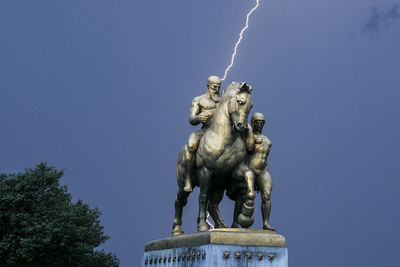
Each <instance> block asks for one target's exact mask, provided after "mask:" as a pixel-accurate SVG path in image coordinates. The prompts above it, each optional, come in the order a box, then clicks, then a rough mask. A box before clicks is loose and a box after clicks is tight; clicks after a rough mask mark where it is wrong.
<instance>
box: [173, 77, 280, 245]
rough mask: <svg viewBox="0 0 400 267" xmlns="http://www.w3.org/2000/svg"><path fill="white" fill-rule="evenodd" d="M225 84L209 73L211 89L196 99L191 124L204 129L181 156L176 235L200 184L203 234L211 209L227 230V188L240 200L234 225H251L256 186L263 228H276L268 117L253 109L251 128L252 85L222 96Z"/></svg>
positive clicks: (229, 90) (236, 85)
mask: <svg viewBox="0 0 400 267" xmlns="http://www.w3.org/2000/svg"><path fill="white" fill-rule="evenodd" d="M220 88H221V79H220V78H219V77H217V76H210V77H209V78H208V80H207V91H206V93H205V94H203V95H201V96H198V97H195V98H194V99H193V101H192V106H191V109H190V119H189V122H190V124H192V125H198V124H202V127H201V129H200V130H198V131H195V132H193V133H192V134H191V135H190V137H189V139H188V141H187V143H186V144H185V145H184V147H183V148H182V149H181V151H180V153H179V155H178V161H177V166H176V175H177V183H178V193H177V195H176V199H175V218H174V222H173V225H172V228H173V231H172V235H182V234H183V233H184V232H183V230H182V210H183V207H184V206H185V205H186V203H187V199H188V197H189V195H190V193H191V192H192V190H193V188H194V187H195V186H199V187H200V195H199V213H198V217H197V230H198V231H199V232H201V231H207V230H209V225H208V223H207V221H206V219H207V218H206V217H207V214H206V213H207V211H208V212H209V213H210V215H211V217H212V218H213V220H214V223H215V228H216V229H218V228H223V229H227V226H226V224H225V222H224V221H223V219H222V218H221V215H220V212H219V207H218V206H219V203H220V202H221V200H222V198H223V195H224V192H225V190H227V195H228V196H229V197H230V198H231V199H233V200H235V201H236V203H235V210H234V220H233V224H232V227H233V228H238V227H239V226H241V227H243V228H248V227H250V226H251V225H252V224H253V222H254V217H253V212H254V198H255V190H256V189H258V190H259V191H260V192H261V197H262V204H261V210H262V218H263V229H265V230H274V229H273V228H272V227H271V226H270V225H269V216H270V211H271V200H270V195H271V189H272V181H271V176H270V174H269V172H268V167H267V157H268V154H269V150H270V147H271V141H270V140H269V139H268V138H267V137H266V136H264V135H263V134H262V128H263V126H264V124H265V118H264V116H263V115H262V114H261V113H254V115H253V117H252V120H251V126H250V125H249V124H248V115H249V112H250V110H251V108H252V106H253V103H252V98H251V93H252V87H251V86H250V85H248V84H247V83H246V82H233V83H231V84H230V85H229V86H228V87H227V88H226V89H225V90H224V91H223V94H222V96H220ZM224 232H228V231H226V230H225V231H224ZM199 238H200V237H199Z"/></svg>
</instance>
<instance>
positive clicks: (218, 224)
mask: <svg viewBox="0 0 400 267" xmlns="http://www.w3.org/2000/svg"><path fill="white" fill-rule="evenodd" d="M223 196H224V190H215V191H213V192H212V193H211V194H210V199H209V201H208V206H207V209H208V212H209V213H210V215H211V218H213V220H214V222H215V228H227V227H228V226H227V225H226V224H225V222H224V220H223V219H222V217H221V214H220V212H219V203H220V202H221V200H222V198H223Z"/></svg>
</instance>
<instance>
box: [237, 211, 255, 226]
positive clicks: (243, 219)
mask: <svg viewBox="0 0 400 267" xmlns="http://www.w3.org/2000/svg"><path fill="white" fill-rule="evenodd" d="M238 222H239V224H240V225H241V226H242V227H243V228H249V227H250V226H252V225H253V223H254V216H251V217H249V216H245V215H243V214H242V213H240V214H239V217H238Z"/></svg>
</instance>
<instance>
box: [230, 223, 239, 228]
mask: <svg viewBox="0 0 400 267" xmlns="http://www.w3.org/2000/svg"><path fill="white" fill-rule="evenodd" d="M231 228H239V224H238V223H235V222H234V223H232V226H231Z"/></svg>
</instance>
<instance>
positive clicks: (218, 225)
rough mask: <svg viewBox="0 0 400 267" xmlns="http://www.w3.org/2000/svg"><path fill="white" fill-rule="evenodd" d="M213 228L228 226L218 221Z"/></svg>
mask: <svg viewBox="0 0 400 267" xmlns="http://www.w3.org/2000/svg"><path fill="white" fill-rule="evenodd" d="M215 228H228V226H227V225H226V224H225V223H219V224H216V225H215Z"/></svg>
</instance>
